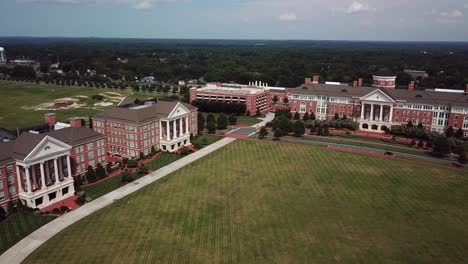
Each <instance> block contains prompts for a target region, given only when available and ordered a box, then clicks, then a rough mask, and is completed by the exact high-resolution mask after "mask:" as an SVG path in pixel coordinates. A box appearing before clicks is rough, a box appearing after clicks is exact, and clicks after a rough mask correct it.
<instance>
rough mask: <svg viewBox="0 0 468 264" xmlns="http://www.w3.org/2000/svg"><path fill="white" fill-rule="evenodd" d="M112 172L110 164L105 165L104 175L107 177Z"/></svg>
mask: <svg viewBox="0 0 468 264" xmlns="http://www.w3.org/2000/svg"><path fill="white" fill-rule="evenodd" d="M111 172H112V162H110V161H109V162H108V163H107V165H106V173H107V175H109V174H111Z"/></svg>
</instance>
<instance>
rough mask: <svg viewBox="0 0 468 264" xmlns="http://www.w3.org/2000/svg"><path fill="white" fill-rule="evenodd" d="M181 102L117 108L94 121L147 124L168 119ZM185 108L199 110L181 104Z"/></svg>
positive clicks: (95, 116)
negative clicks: (104, 120) (107, 120)
mask: <svg viewBox="0 0 468 264" xmlns="http://www.w3.org/2000/svg"><path fill="white" fill-rule="evenodd" d="M178 103H179V101H163V100H159V101H158V102H157V103H155V104H153V105H151V106H147V107H138V108H122V107H115V108H112V109H110V110H106V111H104V112H101V113H98V114H96V115H94V116H93V118H94V119H109V120H115V121H122V122H132V123H137V124H139V123H145V122H149V121H152V120H158V119H160V118H166V117H168V116H169V115H170V113H171V112H172V111H173V110H174V108H175V107H176V106H177V104H178ZM180 104H182V105H183V106H184V107H186V108H188V109H189V110H190V111H195V110H197V108H196V107H194V106H193V105H190V104H186V103H182V102H180Z"/></svg>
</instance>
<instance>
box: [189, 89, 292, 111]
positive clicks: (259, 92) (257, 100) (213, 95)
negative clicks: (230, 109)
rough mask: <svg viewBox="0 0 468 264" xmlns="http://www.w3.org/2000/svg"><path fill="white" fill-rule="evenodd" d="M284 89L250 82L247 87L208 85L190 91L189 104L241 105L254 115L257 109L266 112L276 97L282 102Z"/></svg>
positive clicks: (284, 94) (284, 95)
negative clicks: (222, 103)
mask: <svg viewBox="0 0 468 264" xmlns="http://www.w3.org/2000/svg"><path fill="white" fill-rule="evenodd" d="M285 92H286V88H282V87H270V86H268V85H267V84H265V83H261V82H252V83H249V85H243V84H231V83H209V84H207V85H206V86H203V87H200V88H195V87H193V88H191V89H190V103H192V102H193V101H194V100H205V101H217V102H225V103H231V102H232V103H241V104H245V106H246V110H245V111H246V113H247V111H249V112H250V114H251V115H255V113H256V111H257V108H258V109H260V111H262V112H264V111H268V109H269V107H270V103H271V101H272V99H273V97H274V96H275V95H276V96H277V98H278V100H279V101H282V100H283V99H284V97H287V95H286V93H285Z"/></svg>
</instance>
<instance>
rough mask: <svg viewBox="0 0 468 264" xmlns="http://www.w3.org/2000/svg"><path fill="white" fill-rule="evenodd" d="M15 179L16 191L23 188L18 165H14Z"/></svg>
mask: <svg viewBox="0 0 468 264" xmlns="http://www.w3.org/2000/svg"><path fill="white" fill-rule="evenodd" d="M16 180H17V181H18V189H19V190H18V192H19V191H21V190H23V184H22V181H21V173H20V167H19V166H18V165H16Z"/></svg>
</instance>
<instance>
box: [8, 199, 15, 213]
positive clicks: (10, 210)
mask: <svg viewBox="0 0 468 264" xmlns="http://www.w3.org/2000/svg"><path fill="white" fill-rule="evenodd" d="M7 211H8V213H9V214H14V213H16V212H17V209H16V205H15V203H14V202H13V201H12V200H10V201H8V203H7Z"/></svg>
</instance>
